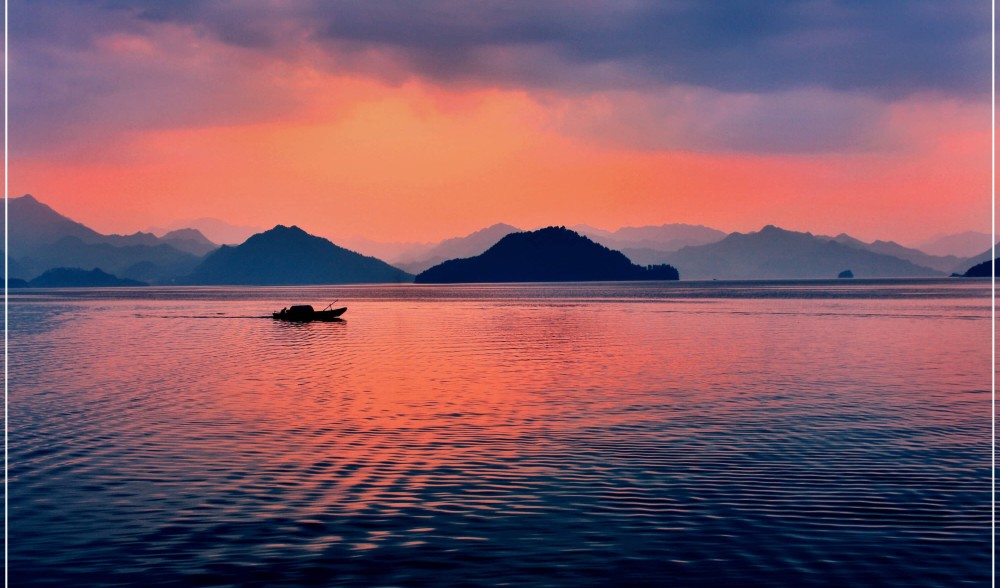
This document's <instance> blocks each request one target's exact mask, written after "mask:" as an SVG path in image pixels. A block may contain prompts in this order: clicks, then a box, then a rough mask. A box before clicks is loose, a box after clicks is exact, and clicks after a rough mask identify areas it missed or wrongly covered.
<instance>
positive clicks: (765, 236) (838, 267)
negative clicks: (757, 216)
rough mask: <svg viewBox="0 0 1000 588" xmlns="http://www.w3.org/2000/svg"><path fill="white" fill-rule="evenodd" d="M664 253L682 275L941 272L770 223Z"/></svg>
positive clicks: (929, 274) (865, 275)
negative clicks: (752, 231) (704, 243)
mask: <svg viewBox="0 0 1000 588" xmlns="http://www.w3.org/2000/svg"><path fill="white" fill-rule="evenodd" d="M663 259H664V260H665V261H667V262H668V263H670V264H671V265H673V266H674V267H676V268H677V269H678V270H679V271H680V272H681V274H682V275H683V276H684V277H685V279H726V280H759V279H803V278H804V279H811V278H835V277H836V276H837V275H838V274H840V272H842V271H844V270H847V269H850V270H851V271H852V273H853V274H854V276H855V277H858V278H874V277H933V276H941V275H944V274H943V272H939V271H936V270H933V269H930V268H926V267H922V266H918V265H916V264H914V263H912V262H909V261H906V260H903V259H899V258H897V257H892V256H890V255H884V254H880V253H875V252H873V251H868V250H866V249H859V248H856V247H852V246H848V245H844V244H842V243H837V242H836V241H832V240H830V239H828V238H821V237H816V236H814V235H812V234H811V233H799V232H795V231H787V230H785V229H780V228H778V227H775V226H771V225H768V226H766V227H764V228H763V229H761V230H760V231H758V232H756V233H746V234H744V233H733V234H731V235H729V236H727V237H726V238H725V239H723V240H721V241H719V242H717V243H711V244H708V245H700V246H696V247H685V248H683V249H681V250H679V251H676V252H674V253H672V254H669V255H666V256H664V258H663Z"/></svg>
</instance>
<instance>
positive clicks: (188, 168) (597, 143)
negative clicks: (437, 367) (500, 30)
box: [9, 26, 991, 242]
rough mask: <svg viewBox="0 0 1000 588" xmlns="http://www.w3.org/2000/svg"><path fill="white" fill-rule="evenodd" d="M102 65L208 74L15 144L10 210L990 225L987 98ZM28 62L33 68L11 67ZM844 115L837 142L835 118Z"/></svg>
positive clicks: (117, 55)
mask: <svg viewBox="0 0 1000 588" xmlns="http://www.w3.org/2000/svg"><path fill="white" fill-rule="evenodd" d="M14 47H15V49H16V47H17V45H16V38H15V44H14ZM88 51H89V53H88V55H90V57H91V58H92V60H94V62H95V63H97V62H101V61H100V60H105V61H107V62H108V63H111V64H113V66H114V67H119V68H125V69H126V71H129V72H140V71H142V69H143V68H146V67H152V66H151V65H150V64H162V63H164V62H165V61H168V60H172V61H174V62H176V64H175V66H174V67H176V68H177V69H171V70H166V71H165V73H163V74H162V75H163V77H164V78H167V79H169V76H170V75H180V74H177V73H176V72H177V71H182V70H183V71H185V72H191V71H194V72H196V73H197V74H198V75H202V77H205V78H207V77H209V76H214V77H213V78H212V79H213V82H212V83H211V85H210V87H204V86H198V88H199V93H196V94H186V93H184V92H183V91H182V90H184V88H180V89H179V90H177V91H174V90H170V89H167V90H162V91H164V92H167V93H168V95H165V96H164V100H165V101H166V100H169V101H171V102H170V104H169V105H168V106H161V105H160V104H158V102H157V100H156V96H157V94H156V91H157V89H156V87H155V86H153V87H151V88H149V89H145V90H144V89H143V87H142V86H139V89H131V90H129V91H128V93H124V94H123V92H124V90H121V89H116V90H115V92H117V94H116V93H112V96H111V98H109V99H108V105H102V104H101V103H100V102H99V101H96V102H91V103H90V104H97V105H98V106H99V107H100V108H102V109H108V112H104V111H103V110H102V111H101V112H100V113H99V114H92V111H89V110H86V109H82V110H81V112H79V113H76V114H74V116H73V117H72V118H71V119H69V121H68V122H67V123H66V124H65V126H64V127H63V128H62V129H58V128H55V124H54V123H53V129H54V130H53V129H48V131H47V132H48V133H49V136H50V137H54V138H53V139H52V140H50V141H49V143H48V144H41V143H42V142H41V141H39V144H37V145H36V144H33V143H31V141H27V140H26V141H24V142H23V143H24V146H23V147H22V145H21V144H19V141H18V138H19V137H23V136H26V133H27V132H28V131H27V130H20V131H18V132H15V131H16V129H13V130H12V135H13V137H12V141H11V151H10V154H9V156H10V194H11V195H12V196H15V195H20V194H23V193H32V194H34V195H35V196H36V197H37V198H39V199H40V200H42V201H43V202H45V203H47V204H49V205H51V206H52V207H54V208H55V209H56V210H58V211H60V212H62V213H63V214H66V215H67V216H70V217H71V218H73V219H75V220H79V221H81V222H83V223H85V224H87V225H89V226H91V227H93V228H95V229H97V230H100V231H103V232H118V233H128V232H134V231H136V230H144V229H147V228H148V227H151V226H164V225H168V224H170V223H172V222H173V221H176V220H180V219H186V218H196V217H206V216H207V217H216V218H220V219H223V220H226V221H227V222H230V223H234V224H243V225H255V226H265V227H270V226H273V225H274V224H278V223H282V224H297V225H299V226H301V227H303V228H304V229H306V230H308V231H310V232H313V233H315V234H319V235H323V236H326V237H330V238H333V239H334V240H336V239H337V238H347V237H350V236H354V235H363V236H366V237H369V238H372V239H376V240H381V241H411V240H412V241H432V240H439V239H443V238H447V237H452V236H457V235H463V234H467V233H470V232H472V231H474V230H477V229H479V228H482V227H485V226H487V225H490V224H493V223H496V222H506V223H510V224H513V225H516V226H520V227H522V228H535V227H538V226H544V225H551V224H562V225H573V224H577V223H587V224H590V225H594V226H598V227H602V228H609V229H614V228H618V227H620V226H628V225H632V226H635V225H655V224H663V223H672V222H684V223H694V224H705V225H709V226H713V227H716V228H720V229H723V230H741V231H747V230H757V229H759V228H760V227H761V226H763V225H765V224H776V225H779V226H782V227H785V228H789V229H796V230H808V231H812V232H816V233H823V234H836V233H840V232H848V233H850V234H852V235H854V236H856V237H859V238H864V239H869V240H871V239H876V238H882V239H895V240H899V241H902V242H913V241H916V240H920V239H923V238H927V237H930V236H933V235H937V234H941V233H953V232H960V231H965V230H979V231H986V232H988V231H989V227H990V223H989V211H990V201H991V200H990V198H991V194H990V188H991V186H990V166H989V157H990V133H989V104H988V102H984V101H983V100H981V99H966V98H962V97H954V96H945V95H942V94H941V93H935V92H911V93H908V94H907V95H903V96H895V97H891V98H885V97H876V98H871V97H869V96H867V95H863V94H862V93H859V92H850V91H848V92H845V91H839V90H828V89H823V88H818V87H806V88H804V89H793V90H791V91H776V92H770V93H769V92H757V93H750V92H728V91H727V92H721V91H717V90H711V89H708V88H705V87H700V86H696V85H690V84H673V85H671V86H669V88H667V89H653V90H649V89H643V88H638V89H624V90H620V89H588V90H585V91H580V90H566V89H560V88H538V87H527V86H525V87H516V86H515V85H512V84H509V83H507V84H489V83H483V82H476V81H463V82H460V83H456V82H442V81H435V80H433V79H429V78H428V77H426V76H421V75H419V74H418V73H412V72H411V73H408V74H405V75H402V77H400V78H398V79H386V77H385V76H378V75H372V74H369V73H365V72H358V71H354V72H345V71H338V70H336V68H334V69H333V70H331V68H330V67H328V66H326V65H324V63H323V62H321V61H317V59H318V58H316V57H315V56H312V57H309V56H308V55H307V57H303V54H296V55H295V56H293V57H291V58H290V57H287V56H282V57H280V58H279V57H274V56H271V55H260V54H258V53H253V54H251V53H247V52H246V51H245V50H244V49H241V48H234V47H232V46H229V45H226V44H224V43H221V42H218V41H213V40H211V39H206V38H204V37H203V36H201V35H199V34H198V33H197V32H196V31H195V30H194V29H191V28H186V27H181V26H174V27H167V28H159V29H156V30H155V31H152V32H149V33H148V34H146V35H128V34H122V33H118V32H115V33H112V34H106V35H102V36H98V37H97V39H96V41H94V42H93V43H92V44H91V46H90V47H89V48H88ZM12 61H13V66H12V67H14V68H17V67H18V63H19V62H18V56H17V53H16V50H15V51H12ZM157 67H159V66H157ZM199 72H200V73H199ZM220 72H238V75H237V74H232V75H233V77H232V79H229V78H227V77H226V76H228V75H230V73H220ZM39 73H40V74H41V73H43V72H39ZM135 75H137V76H138V75H139V73H136V74H135ZM184 75H194V74H189V73H185V74H184ZM15 81H16V80H15ZM143 91H146V92H148V93H147V94H143V93H142V92H143ZM12 92H13V93H17V92H18V88H17V86H16V85H15V86H14V87H13V90H12ZM114 99H120V100H122V101H123V102H124V101H125V100H130V102H129V105H130V106H129V108H132V107H134V106H135V105H136V104H138V106H141V105H142V104H143V101H144V100H145V101H146V103H148V105H149V109H148V112H149V113H154V114H147V111H145V110H143V109H142V108H139V107H135V110H134V112H133V111H132V110H128V111H122V115H121V116H117V117H116V116H115V110H114V108H113V107H114V104H115V103H114V102H113V100H114ZM185 100H189V101H191V104H185V102H184V101H185ZM776 104H777V105H778V106H777V107H775V106H774V105H776ZM814 105H817V106H814ZM830 105H833V107H834V108H840V109H841V110H840V111H838V113H839V114H837V116H842V117H843V119H844V120H845V121H846V122H845V123H844V124H843V125H842V127H843V130H842V129H839V128H837V127H838V125H839V122H838V121H837V120H832V122H831V124H829V125H828V124H826V122H825V121H823V120H821V119H822V114H821V113H823V112H829V111H830V110H829V109H830V108H831V106H830ZM98 106H91V108H92V109H95V108H97V107H98ZM786 111H787V112H792V113H793V114H794V115H795V116H799V117H800V118H801V119H802V120H803V121H804V123H802V124H804V125H805V126H804V127H802V128H801V131H799V130H797V127H796V126H795V125H793V124H786V122H785V121H781V124H785V125H786V127H787V128H785V127H782V126H781V124H779V125H777V126H776V127H775V128H772V127H771V126H767V125H769V123H768V121H769V120H772V119H774V118H775V117H776V116H777V117H779V118H780V117H781V116H783V113H784V112H786ZM158 112H165V114H162V115H161V114H155V113H158ZM775 113H777V114H775ZM17 114H18V111H17V109H15V112H14V113H13V114H12V117H16V116H17ZM38 116H39V114H38V112H34V111H31V112H29V114H28V115H26V116H25V118H26V119H28V120H34V119H33V118H32V117H38ZM831 116H832V115H831ZM754 117H756V118H754ZM768 117H770V119H769V118H768ZM56 118H58V117H56ZM817 119H820V120H817ZM109 121H110V122H109ZM748 121H749V122H748ZM25 124H27V123H25ZM796 124H799V123H796ZM814 124H815V125H816V128H815V129H813V128H812V127H811V126H810V125H814ZM16 125H17V119H16V118H15V122H14V123H13V125H12V126H16ZM748 125H749V126H748ZM755 125H756V126H755ZM747 128H749V129H750V130H749V131H748V130H747ZM758 130H759V132H758ZM841 131H842V132H841ZM768 133H770V134H768ZM797 133H800V134H797ZM808 133H813V134H815V135H817V136H819V139H817V140H819V141H821V143H818V144H816V145H813V144H811V143H808V139H809V137H804V135H805V134H808ZM838 133H841V134H838ZM822 141H826V143H822Z"/></svg>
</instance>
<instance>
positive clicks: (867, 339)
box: [10, 282, 990, 586]
mask: <svg viewBox="0 0 1000 588" xmlns="http://www.w3.org/2000/svg"><path fill="white" fill-rule="evenodd" d="M688 287H689V288H694V287H693V286H688ZM775 287H776V286H774V285H767V286H766V288H764V289H763V290H762V292H763V294H762V295H761V296H759V297H756V298H754V297H749V296H746V295H743V294H741V295H739V296H734V295H732V294H731V293H728V291H726V292H727V293H724V294H723V295H721V296H718V297H715V298H712V297H709V296H701V295H699V296H691V297H688V298H680V299H679V298H676V297H674V298H665V297H663V296H661V295H660V294H661V293H660V292H659V291H657V290H655V289H654V290H650V289H649V286H648V285H626V286H614V285H596V286H595V285H586V286H579V287H574V286H567V285H558V286H543V287H527V286H525V287H511V286H503V287H492V289H491V287H488V286H477V287H475V288H474V289H471V288H464V287H454V288H442V287H434V288H410V289H407V288H405V287H403V288H400V287H388V288H385V289H379V288H374V287H364V288H361V287H352V288H337V289H330V290H323V289H315V288H306V289H301V290H290V289H287V288H283V289H261V291H250V292H248V291H246V290H237V289H232V290H230V289H219V288H214V289H210V290H208V291H207V293H206V292H201V291H200V290H199V291H198V292H196V293H195V294H194V295H193V294H192V293H191V292H190V291H188V290H165V291H160V293H159V294H157V295H155V296H150V295H149V293H148V292H142V293H141V294H137V295H133V294H122V293H110V294H109V293H105V294H103V295H102V293H101V292H99V291H94V292H91V293H89V294H87V295H79V294H77V293H74V294H73V295H71V296H68V297H66V298H62V297H61V295H60V294H58V293H54V294H51V296H52V297H53V298H52V299H51V300H50V299H49V298H48V297H43V298H33V297H30V296H29V297H26V298H23V299H19V300H17V301H16V302H15V304H14V306H13V308H12V317H11V320H12V325H11V326H12V329H13V333H12V340H14V341H15V345H16V348H15V350H14V353H12V355H11V365H10V369H11V390H12V396H11V402H12V404H11V419H12V420H11V423H12V428H11V447H10V450H11V462H12V464H14V465H13V467H12V469H11V511H10V514H11V540H12V543H11V572H12V579H13V580H16V582H15V585H102V584H118V585H122V584H125V585H129V584H131V585H226V584H251V585H252V584H257V585H268V586H271V585H310V584H311V585H358V586H369V585H420V584H423V585H448V584H454V585H460V584H474V585H502V584H515V585H526V584H527V585H539V586H543V585H573V586H581V585H594V586H598V585H600V586H603V585H614V584H617V585H662V584H663V583H664V582H666V581H667V580H669V583H670V584H672V585H679V586H685V585H694V586H698V585H710V586H715V585H727V584H730V585H756V586H769V585H772V586H787V585H801V586H834V585H836V586H844V585H866V586H870V585H885V586H953V585H959V584H961V583H963V582H969V583H976V582H982V581H984V579H985V578H986V577H987V569H988V561H989V536H988V533H989V532H988V520H989V518H988V517H989V514H988V508H989V490H988V480H989V471H988V450H989V447H988V438H989V430H988V419H986V418H984V415H985V414H988V412H987V411H988V410H989V407H988V405H989V398H990V394H989V369H990V367H989V366H990V357H989V351H988V350H989V337H990V330H989V326H990V323H989V299H988V298H985V299H984V298H983V297H982V291H983V288H984V286H983V285H979V286H977V287H970V286H968V285H967V284H965V283H962V284H959V285H955V286H948V285H947V284H939V283H937V282H935V283H933V284H930V285H927V286H926V287H927V288H928V289H930V290H931V291H932V292H933V294H928V293H927V292H922V291H921V292H917V293H916V294H914V295H911V296H899V292H898V290H900V289H904V288H905V289H909V290H911V291H912V290H914V289H916V290H920V288H921V285H920V284H916V285H913V284H906V285H904V286H899V285H896V284H893V283H889V284H878V285H875V286H872V287H873V288H876V289H877V291H889V290H892V292H893V293H891V294H890V295H887V296H886V297H880V296H879V295H877V292H876V293H875V294H872V293H869V294H868V295H865V296H861V295H855V296H854V297H853V298H840V297H838V298H830V299H823V298H816V297H812V298H810V297H808V296H801V297H795V296H792V297H786V299H781V300H776V299H774V298H773V297H772V296H771V293H772V291H773V290H774V289H775ZM799 287H800V288H801V289H803V290H805V291H810V290H812V289H814V288H815V286H814V284H807V285H806V286H799ZM949 287H950V288H951V289H950V290H949V289H948V288H949ZM740 288H742V289H743V290H741V292H742V291H744V290H747V289H751V290H752V287H749V286H741V287H740ZM788 288H791V287H790V286H789V287H788ZM851 288H854V289H855V291H857V290H858V289H859V288H861V289H863V287H861V286H858V285H852V286H851ZM786 289H787V288H786ZM196 290H198V289H196ZM345 290H347V291H350V292H354V293H367V294H368V295H366V296H359V297H357V298H354V299H352V301H351V302H349V303H348V306H349V309H350V310H349V311H348V313H347V314H346V315H345V317H344V318H345V319H346V320H344V321H343V322H339V323H301V324H298V323H283V322H280V321H273V320H264V319H260V318H245V319H243V318H236V317H254V316H261V315H262V314H263V313H266V312H269V311H270V310H271V309H272V308H280V307H281V306H283V305H287V304H288V301H289V300H306V301H309V300H316V301H319V300H325V299H333V298H342V299H346V298H349V296H348V295H345V293H344V291H345ZM491 292H492V294H491ZM649 292H655V293H654V294H651V295H648V294H649ZM986 292H987V293H988V285H987V290H986ZM945 294H947V296H946V295H945ZM47 296H48V295H47ZM53 302H58V304H57V305H53ZM53 308H59V309H61V310H60V311H59V312H54V311H51V309H53ZM193 317H226V318H228V319H231V320H206V319H203V318H193Z"/></svg>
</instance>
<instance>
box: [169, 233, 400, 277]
mask: <svg viewBox="0 0 1000 588" xmlns="http://www.w3.org/2000/svg"><path fill="white" fill-rule="evenodd" d="M412 279H413V276H411V275H410V274H407V273H406V272H404V271H402V270H400V269H397V268H395V267H392V266H391V265H389V264H387V263H385V262H384V261H381V260H379V259H375V258H374V257H365V256H363V255H361V254H359V253H355V252H353V251H349V250H347V249H344V248H343V247H338V246H337V245H334V244H333V243H331V242H330V241H327V240H326V239H323V238H321V237H315V236H313V235H310V234H308V233H306V232H305V231H303V230H302V229H300V228H298V227H295V226H293V227H285V226H282V225H278V226H276V227H274V228H273V229H271V230H269V231H265V232H263V233H258V234H256V235H254V236H252V237H250V238H249V239H247V240H246V242H245V243H243V244H242V245H238V246H236V247H231V246H228V245H224V246H222V247H220V248H219V249H216V250H215V251H213V252H212V253H209V254H208V256H207V257H205V259H204V261H202V262H201V264H200V265H198V267H197V268H195V269H194V271H193V272H192V273H191V275H190V276H188V277H187V278H184V279H183V280H182V282H183V283H188V284H246V285H295V284H358V283H387V282H388V283H398V282H410V281H412Z"/></svg>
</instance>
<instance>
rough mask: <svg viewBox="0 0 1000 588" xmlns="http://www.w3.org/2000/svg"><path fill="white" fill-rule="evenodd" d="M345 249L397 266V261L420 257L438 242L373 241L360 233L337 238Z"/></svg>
mask: <svg viewBox="0 0 1000 588" xmlns="http://www.w3.org/2000/svg"><path fill="white" fill-rule="evenodd" d="M336 241H337V242H338V243H340V244H341V246H342V247H344V248H345V249H350V250H351V251H357V252H358V253H360V254H362V255H368V256H370V257H376V258H378V259H381V260H383V261H387V262H389V263H390V264H393V265H396V267H399V264H398V261H399V260H400V259H402V260H411V261H412V260H415V259H422V258H423V256H424V254H425V253H426V252H427V251H430V250H431V249H432V248H434V247H437V245H438V243H419V242H416V241H392V242H385V241H375V240H373V239H369V238H367V237H364V236H361V235H354V236H353V237H349V238H346V239H337V240H336Z"/></svg>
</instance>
